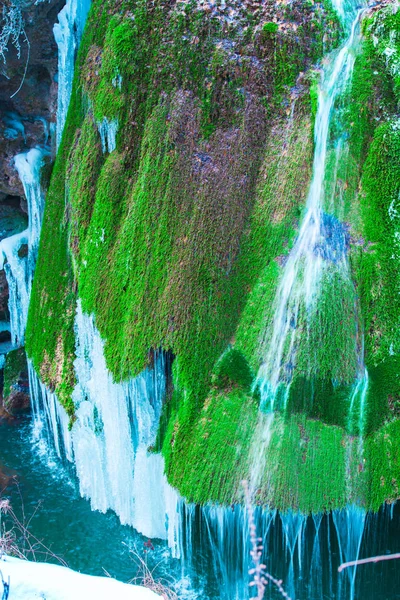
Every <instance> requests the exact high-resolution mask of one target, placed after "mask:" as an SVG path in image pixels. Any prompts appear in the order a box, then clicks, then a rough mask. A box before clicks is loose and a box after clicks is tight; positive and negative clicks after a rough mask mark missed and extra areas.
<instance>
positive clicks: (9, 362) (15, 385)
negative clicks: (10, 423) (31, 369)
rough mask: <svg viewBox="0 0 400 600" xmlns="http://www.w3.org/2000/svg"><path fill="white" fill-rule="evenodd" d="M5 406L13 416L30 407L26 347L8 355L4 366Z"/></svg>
mask: <svg viewBox="0 0 400 600" xmlns="http://www.w3.org/2000/svg"><path fill="white" fill-rule="evenodd" d="M3 407H4V409H5V410H6V411H7V412H8V413H9V414H11V415H12V416H19V415H21V414H23V413H26V412H27V411H29V409H30V396H29V381H28V364H27V362H26V354H25V350H24V348H19V349H17V350H12V351H11V352H9V353H8V354H7V355H6V362H5V366H4V385H3Z"/></svg>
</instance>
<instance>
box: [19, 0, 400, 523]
mask: <svg viewBox="0 0 400 600" xmlns="http://www.w3.org/2000/svg"><path fill="white" fill-rule="evenodd" d="M277 10H278V9H277ZM279 10H282V14H281V13H279V12H277V16H276V18H277V22H278V21H279V24H280V25H282V26H280V25H278V24H277V23H275V22H266V23H265V22H264V21H265V19H264V18H262V17H261V15H258V17H257V16H254V15H253V14H252V13H250V11H249V14H246V16H245V17H243V19H244V20H245V21H244V22H243V21H242V22H241V23H240V24H235V23H232V24H227V23H226V22H224V21H223V19H220V18H217V16H216V15H215V14H212V13H207V12H206V11H203V10H199V9H198V8H197V5H196V3H195V2H193V1H192V2H189V3H187V4H185V6H184V7H181V8H180V9H178V8H177V7H175V6H172V7H167V6H166V5H165V3H162V2H155V3H153V2H151V3H150V2H145V1H144V0H138V1H133V0H124V1H122V2H119V3H115V2H112V1H111V0H107V1H106V2H104V1H100V0H94V2H93V6H92V9H91V14H90V19H89V26H88V28H87V31H86V33H85V36H84V40H83V43H82V46H81V49H80V52H79V56H78V68H77V69H76V75H75V80H74V91H73V96H72V101H71V105H70V110H69V113H68V119H67V124H66V128H65V131H64V135H63V140H62V143H61V147H60V150H59V153H58V156H57V159H56V162H55V165H54V168H53V171H52V176H51V182H50V187H49V192H48V195H47V203H46V212H45V217H44V224H43V234H42V239H41V244H40V249H39V260H38V266H37V270H36V275H35V281H34V287H33V293H32V301H31V306H30V313H29V323H28V330H27V336H26V344H27V352H28V354H29V356H30V357H31V358H32V360H33V364H34V366H35V368H36V370H37V371H38V372H39V373H40V375H41V377H42V379H43V381H44V382H45V383H46V384H47V385H48V386H50V387H51V388H52V389H55V390H56V392H57V394H58V397H59V398H60V400H61V402H62V403H63V404H64V405H65V407H66V408H67V410H68V412H69V414H70V415H71V416H73V413H74V406H73V403H72V400H71V391H72V389H73V386H74V383H75V378H74V371H73V360H74V331H73V323H74V314H75V307H76V301H77V299H78V298H80V299H81V301H82V306H83V309H84V311H86V312H88V313H94V315H95V318H96V325H97V327H98V329H99V331H100V333H101V336H102V338H103V339H104V341H105V355H106V361H107V365H108V367H109V369H110V371H111V372H112V374H113V376H114V379H115V380H116V381H121V380H124V379H127V378H129V377H131V376H134V375H136V374H137V373H139V372H140V371H141V370H142V369H143V368H144V367H145V366H146V364H147V363H148V356H149V350H150V349H156V348H163V349H164V350H171V351H172V352H173V354H174V355H175V357H176V358H175V361H174V365H173V384H174V389H173V391H172V392H171V394H169V396H168V401H167V403H166V405H165V407H164V413H163V417H162V422H161V426H160V431H159V436H158V440H157V443H156V450H158V451H159V450H162V453H163V455H164V457H165V461H166V469H167V474H168V477H169V481H170V482H171V483H172V484H173V485H175V486H177V488H178V489H179V491H180V492H181V493H182V494H183V495H184V496H185V497H187V499H188V500H193V501H196V502H205V501H208V500H215V501H219V502H225V503H227V502H232V501H235V500H238V498H239V497H238V488H239V482H240V480H241V479H242V478H243V477H246V475H247V474H248V468H249V466H250V465H251V464H252V461H253V460H254V456H256V455H257V451H258V450H259V449H260V448H261V451H262V460H264V462H265V468H263V469H262V470H261V480H260V491H259V494H258V501H259V502H268V503H269V504H270V505H271V506H277V507H278V508H287V507H289V506H290V507H292V508H299V509H301V510H303V511H309V510H315V511H317V510H321V509H329V508H333V507H338V506H343V505H344V504H345V503H346V502H347V500H348V499H349V498H353V497H354V498H360V497H365V498H368V494H367V493H366V481H368V485H369V486H370V488H371V490H372V491H371V504H372V505H373V506H374V507H375V506H377V503H378V502H379V501H381V499H382V498H383V497H390V498H391V497H393V493H394V492H393V490H391V491H387V490H388V488H387V487H384V486H382V489H384V490H386V491H384V492H382V491H381V490H380V491H379V493H378V491H377V490H376V489H375V487H374V486H376V477H377V475H376V472H375V468H376V469H377V472H379V470H382V469H383V470H384V474H383V475H382V476H383V477H384V478H385V482H386V483H385V485H386V484H387V485H389V483H388V482H389V474H388V473H389V472H390V470H391V465H390V464H389V463H388V462H387V461H386V462H385V461H384V463H382V468H381V466H380V463H379V460H380V458H379V456H380V454H379V453H380V452H381V451H382V447H383V446H384V445H385V444H386V443H387V442H386V438H385V437H384V436H383V439H382V436H381V432H382V431H384V430H385V428H389V429H390V431H392V430H393V432H394V431H395V429H396V427H397V421H395V420H394V419H396V418H397V417H398V414H397V410H398V409H397V406H398V401H399V399H400V395H399V390H400V388H399V385H400V383H399V377H398V375H397V373H398V352H399V348H398V345H399V340H398V331H399V327H398V325H399V323H398V315H399V314H400V312H399V305H398V300H397V298H398V296H399V294H398V284H399V281H398V277H399V275H398V273H397V272H396V260H394V259H392V256H393V253H395V256H396V257H397V254H396V253H397V237H396V235H397V234H396V232H397V227H398V225H397V218H398V215H397V211H398V210H400V207H398V206H397V204H398V198H399V193H400V187H399V186H400V184H399V182H400V164H399V156H400V133H399V132H400V129H398V127H397V121H396V120H395V112H394V107H395V106H396V94H398V90H399V85H398V83H399V82H398V81H397V79H396V77H394V78H393V77H392V71H391V70H390V65H387V64H386V63H385V59H384V57H383V55H382V47H381V45H380V44H379V45H378V46H377V47H375V46H374V45H373V44H372V42H371V41H370V36H371V33H372V32H373V31H374V27H376V26H377V25H376V23H377V20H380V19H381V18H382V17H381V16H380V15H381V12H382V14H385V10H386V9H384V10H383V11H381V12H379V13H377V15H375V16H374V17H372V18H371V20H370V21H369V22H368V23H367V24H366V25H365V32H366V36H367V38H366V41H365V43H364V45H363V48H362V51H361V53H360V56H359V58H357V61H356V65H355V70H354V78H353V83H352V86H351V89H349V90H347V91H346V94H345V97H344V98H342V99H341V100H340V101H338V106H337V114H338V120H337V122H335V124H334V127H335V129H336V131H342V130H343V131H350V135H349V136H347V137H343V146H342V147H341V148H340V149H339V150H338V149H337V148H335V147H334V145H333V144H332V147H330V148H329V156H328V163H329V169H328V175H327V181H326V190H327V193H326V201H327V202H328V199H331V200H332V205H329V206H328V204H327V207H326V210H327V212H329V213H331V214H333V215H334V217H335V218H336V219H338V220H340V221H341V222H342V223H346V226H347V225H348V228H349V236H348V237H349V242H350V246H351V249H350V270H349V273H348V274H346V275H344V274H343V272H342V271H340V270H339V269H336V268H335V267H332V269H331V270H329V271H326V273H325V275H324V279H323V281H322V282H321V290H320V295H319V299H318V304H317V309H315V311H314V312H313V313H312V314H311V316H310V321H309V325H308V329H307V330H306V318H305V316H304V315H302V316H301V319H302V321H301V323H302V324H301V327H302V328H304V331H305V332H307V335H304V336H303V338H304V339H303V340H302V343H301V345H300V347H299V353H298V372H297V376H296V378H295V379H294V381H293V384H292V387H291V390H290V397H289V403H288V411H287V414H286V415H283V414H280V415H276V416H275V421H274V423H273V426H272V427H271V432H270V433H271V440H270V444H269V445H266V446H265V447H263V446H262V429H263V427H268V426H269V422H268V416H266V415H264V414H261V413H260V412H259V411H258V409H257V397H254V396H257V394H253V392H252V386H253V382H254V378H255V375H256V373H257V371H258V369H259V366H260V363H261V361H262V359H263V356H265V349H266V347H267V344H268V331H269V329H268V324H269V323H270V321H271V315H272V314H273V311H274V299H275V293H276V288H277V283H278V280H279V277H280V275H281V273H282V268H283V265H284V262H285V259H286V256H287V254H288V252H289V251H290V248H291V247H292V245H293V242H294V239H295V236H296V232H297V230H298V225H299V221H300V219H301V215H302V211H303V208H304V202H305V198H306V194H307V189H308V185H309V180H310V175H311V164H312V153H313V123H314V119H315V115H316V109H317V87H316V85H317V83H316V74H315V71H313V72H311V73H310V72H308V73H307V74H306V75H304V72H306V71H307V70H308V69H309V68H310V67H312V65H313V64H314V63H315V62H316V61H317V60H318V59H319V58H320V57H321V56H322V55H323V53H324V52H326V51H328V50H329V48H330V47H332V46H334V45H335V44H337V43H338V41H339V40H340V37H341V31H340V28H339V27H338V21H337V17H336V16H335V15H334V13H333V11H332V9H331V7H330V5H328V4H326V5H325V7H323V6H322V5H320V4H318V5H316V6H314V5H313V4H312V3H308V4H305V5H304V11H303V9H302V13H301V15H300V16H299V14H298V12H296V11H295V10H294V8H293V7H291V6H290V5H289V6H287V7H285V8H282V9H279ZM386 12H387V14H386V18H387V19H389V21H388V23H387V27H389V29H390V27H394V26H396V27H397V26H398V25H397V17H395V16H393V18H392V15H390V14H389V11H388V10H387V11H386ZM257 19H258V20H257ZM274 21H275V19H274ZM379 23H380V27H382V22H381V21H379ZM385 23H386V21H385ZM244 32H245V33H244ZM327 32H328V33H329V35H328V36H327ZM385 35H386V34H385ZM388 35H389V34H388ZM389 37H390V36H389ZM375 71H377V73H379V74H378V75H377V76H375V75H374V73H375ZM365 73H368V77H366V76H365ZM300 74H303V75H302V76H301V77H300V79H298V78H299V75H300ZM296 82H297V84H298V85H297V87H296V89H295V90H293V89H292V88H293V86H295V84H296ZM349 99H351V101H348V100H349ZM382 107H384V109H383V108H382ZM388 115H389V116H388ZM104 117H106V118H107V119H108V120H117V121H118V136H117V149H116V150H115V151H114V152H112V153H111V154H104V155H103V153H102V149H101V143H100V137H99V133H98V130H97V125H98V124H99V123H100V122H102V121H103V118H104ZM377 119H378V120H377ZM379 120H380V121H379ZM399 214H400V213H399ZM332 218H333V217H332ZM363 329H364V331H365V351H366V362H367V366H368V369H369V374H370V388H369V394H368V406H369V409H368V415H367V431H368V433H370V437H369V438H368V439H367V440H366V449H368V455H367V456H368V459H367V463H368V464H367V467H366V469H364V465H363V464H362V468H360V462H359V461H360V457H359V455H358V453H357V450H356V444H355V442H354V440H353V439H352V438H351V437H348V436H346V433H345V429H346V427H347V421H348V410H349V395H350V394H351V391H352V390H353V389H354V387H355V384H356V376H357V373H358V367H359V365H358V364H357V357H358V356H359V351H360V347H361V345H362V344H363V343H364V342H363V340H362V335H361V334H360V331H362V330H363ZM317 419H318V420H317ZM95 420H96V430H97V433H101V429H102V424H101V422H100V421H99V419H98V416H97V417H96V415H95ZM390 420H392V422H389V421H390ZM97 421H98V422H97ZM382 427H383V429H382ZM378 430H379V431H378ZM260 444H261V446H260ZM249 449H250V450H249ZM257 456H258V455H257ZM349 457H350V458H349ZM381 459H382V460H383V457H381ZM346 465H347V466H346ZM346 469H350V470H351V473H352V474H353V477H352V480H353V482H354V488H353V489H349V488H348V487H346V484H345V481H346ZM358 474H359V476H358ZM389 492H390V496H386V495H385V494H386V493H388V494H389ZM365 501H366V502H367V500H365Z"/></svg>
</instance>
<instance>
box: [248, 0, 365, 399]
mask: <svg viewBox="0 0 400 600" xmlns="http://www.w3.org/2000/svg"><path fill="white" fill-rule="evenodd" d="M356 6H357V5H356V4H355V3H354V2H352V3H351V4H350V5H349V6H346V7H343V6H342V7H341V8H342V12H343V11H344V9H345V12H343V14H344V15H345V19H344V20H345V26H346V28H347V29H348V28H349V23H351V26H350V28H349V29H350V31H349V35H348V38H347V40H346V42H345V44H344V45H343V46H342V48H341V49H340V50H339V52H338V53H337V54H336V55H335V58H334V59H333V60H332V61H331V62H330V63H329V64H328V65H327V66H326V67H325V68H324V69H323V72H322V75H321V83H320V87H319V94H318V111H317V115H316V120H315V151H314V162H313V177H312V181H311V185H310V189H309V193H308V198H307V203H306V212H305V216H304V219H303V222H302V224H301V227H300V231H299V235H298V237H297V240H296V242H295V244H294V247H293V248H292V250H291V252H290V254H289V256H288V259H287V262H286V264H285V267H284V272H283V275H282V278H281V281H280V283H279V286H278V290H277V294H276V298H275V313H274V317H273V322H272V326H271V328H270V329H269V330H268V331H267V334H266V338H265V340H264V346H265V347H266V348H267V350H266V355H265V359H264V361H263V364H262V365H261V367H260V369H259V372H258V377H257V385H259V387H260V392H261V405H262V407H263V408H264V409H266V410H271V411H273V410H274V409H276V408H281V407H282V406H277V400H278V398H281V399H282V404H283V407H285V406H286V403H287V400H288V392H289V388H290V383H291V380H292V375H293V370H294V368H295V361H296V350H297V344H298V335H299V332H298V325H299V319H300V313H301V311H302V309H305V311H306V313H307V312H309V311H310V308H311V307H312V306H313V305H314V304H315V302H316V301H317V295H318V286H319V283H320V281H321V277H322V274H323V272H324V269H325V267H326V265H327V264H328V263H329V262H333V263H335V264H336V265H338V266H339V268H341V269H342V270H343V271H344V272H346V273H347V271H348V264H347V257H346V236H345V233H344V232H343V231H342V230H341V229H340V227H337V226H336V228H335V226H334V224H333V225H332V223H331V221H332V219H330V218H327V217H325V215H324V213H323V207H324V179H325V169H326V159H327V145H328V137H329V132H330V122H331V117H332V112H333V107H334V104H335V100H336V98H338V97H339V96H340V94H342V93H343V91H344V90H345V88H346V85H347V84H348V83H349V81H350V79H351V75H352V71H353V66H354V62H355V50H356V48H357V45H358V43H359V39H360V34H359V31H358V30H359V20H360V15H361V13H362V10H358V11H357V9H356ZM332 228H333V229H337V231H336V232H335V231H334V232H333V233H332ZM361 362H363V361H361ZM363 371H364V369H362V372H363Z"/></svg>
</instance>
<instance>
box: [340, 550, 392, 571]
mask: <svg viewBox="0 0 400 600" xmlns="http://www.w3.org/2000/svg"><path fill="white" fill-rule="evenodd" d="M397 558H400V553H398V554H384V555H382V556H371V557H370V558H360V559H359V560H350V561H349V562H346V563H342V564H341V565H340V567H339V568H338V571H339V573H341V572H342V571H343V570H344V569H347V568H348V567H358V565H366V564H368V563H377V562H382V561H384V560H395V559H397Z"/></svg>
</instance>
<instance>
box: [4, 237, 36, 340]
mask: <svg viewBox="0 0 400 600" xmlns="http://www.w3.org/2000/svg"><path fill="white" fill-rule="evenodd" d="M24 246H25V247H26V248H28V230H26V231H23V232H22V233H18V234H16V235H13V236H11V237H9V238H6V239H4V240H2V241H1V242H0V268H1V269H4V270H5V273H6V278H7V283H8V289H9V298H8V309H9V312H10V329H11V342H12V344H13V345H14V346H16V347H18V346H22V345H23V343H24V336H25V328H26V321H27V318H28V306H29V295H30V287H31V272H30V265H29V260H28V255H27V253H26V252H24Z"/></svg>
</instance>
